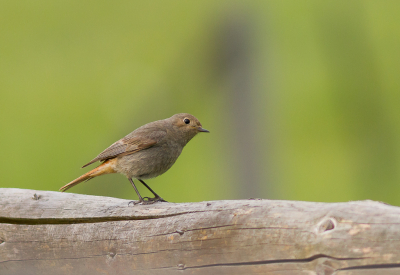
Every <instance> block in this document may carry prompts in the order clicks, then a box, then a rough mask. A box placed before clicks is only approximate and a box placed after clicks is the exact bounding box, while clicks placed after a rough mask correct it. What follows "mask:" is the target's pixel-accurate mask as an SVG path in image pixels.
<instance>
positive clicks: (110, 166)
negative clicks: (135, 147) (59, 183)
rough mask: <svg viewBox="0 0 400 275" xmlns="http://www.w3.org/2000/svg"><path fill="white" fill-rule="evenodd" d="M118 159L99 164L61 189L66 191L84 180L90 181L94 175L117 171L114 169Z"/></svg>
mask: <svg viewBox="0 0 400 275" xmlns="http://www.w3.org/2000/svg"><path fill="white" fill-rule="evenodd" d="M116 161H117V160H116V159H115V158H114V159H109V160H106V161H105V162H103V163H102V164H101V165H99V166H97V167H96V168H94V169H93V170H91V171H89V172H87V173H86V174H84V175H82V176H80V177H79V178H77V179H75V180H73V181H71V182H70V183H68V184H66V185H64V186H63V187H61V188H60V191H62V192H64V191H66V190H68V189H69V188H71V187H73V186H75V185H77V184H78V183H81V182H83V181H88V180H90V179H92V178H94V177H97V176H101V175H105V174H111V173H116V171H115V170H114V167H115V163H116Z"/></svg>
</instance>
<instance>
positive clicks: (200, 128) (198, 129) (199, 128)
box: [197, 127, 210, 133]
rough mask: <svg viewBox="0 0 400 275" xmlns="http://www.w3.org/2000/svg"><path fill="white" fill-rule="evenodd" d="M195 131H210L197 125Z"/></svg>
mask: <svg viewBox="0 0 400 275" xmlns="http://www.w3.org/2000/svg"><path fill="white" fill-rule="evenodd" d="M197 131H199V132H205V133H209V132H210V131H208V130H206V129H204V128H202V127H198V128H197Z"/></svg>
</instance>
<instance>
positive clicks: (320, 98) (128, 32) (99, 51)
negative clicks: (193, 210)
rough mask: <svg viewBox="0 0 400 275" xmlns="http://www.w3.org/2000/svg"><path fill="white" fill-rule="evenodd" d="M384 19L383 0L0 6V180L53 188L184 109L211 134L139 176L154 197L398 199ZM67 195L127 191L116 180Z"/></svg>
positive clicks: (399, 111) (398, 84)
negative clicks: (148, 175) (153, 173)
mask: <svg viewBox="0 0 400 275" xmlns="http://www.w3.org/2000/svg"><path fill="white" fill-rule="evenodd" d="M399 14H400V1H397V0H395V1H367V0H360V1H348V0H346V1H242V2H241V1H2V2H1V3H0V125H1V133H0V149H1V158H0V172H1V174H0V187H15V188H29V189H39V190H58V189H59V188H60V187H61V186H62V185H64V184H66V183H68V182H69V181H71V180H73V179H74V178H76V177H78V176H80V175H81V174H83V173H84V172H86V171H88V170H89V169H88V168H85V169H80V167H81V166H82V165H83V164H85V163H87V162H88V161H90V160H91V159H92V158H94V157H95V156H96V155H97V154H99V153H100V152H101V151H102V150H104V149H105V148H106V147H108V146H109V145H110V144H111V143H113V142H115V141H116V140H118V139H120V138H122V137H123V136H125V135H126V134H128V133H129V132H131V131H133V130H134V129H136V128H137V127H139V126H141V125H143V124H145V123H148V122H151V121H154V120H158V119H164V118H167V117H170V116H171V115H173V114H175V113H180V112H188V113H191V114H193V115H195V116H196V117H197V118H198V119H199V120H200V121H201V122H202V124H203V126H204V128H206V129H208V130H210V132H211V133H210V134H201V135H199V136H197V137H196V138H195V139H193V140H192V141H191V142H190V143H189V144H188V145H187V147H185V149H184V151H183V153H182V155H181V156H180V158H179V159H178V161H177V162H176V164H175V165H174V166H173V167H172V168H171V170H170V171H168V172H167V173H166V174H164V175H162V176H160V177H158V178H156V179H151V180H148V181H147V183H148V184H149V185H150V186H151V187H153V189H154V190H155V191H156V192H157V193H159V194H160V195H161V196H162V197H163V198H165V199H166V200H168V201H173V202H186V201H203V200H220V199H239V198H250V197H260V198H271V199H288V200H310V201H326V202H332V201H349V200H361V199H372V200H379V201H384V202H387V203H390V204H394V205H400V80H399V79H400V77H399V75H400V74H399V73H400V16H399ZM91 167H95V165H93V166H91ZM139 190H140V191H141V192H142V193H143V195H149V194H148V192H147V191H146V190H145V189H144V188H143V187H142V186H140V189H139ZM69 192H76V193H84V194H93V195H107V196H114V197H121V198H127V199H136V194H135V193H134V190H133V189H132V187H131V186H130V184H129V182H128V180H127V179H126V178H124V176H122V175H106V176H103V177H99V178H96V179H93V180H91V181H89V182H87V183H82V184H79V185H78V186H76V187H74V188H73V189H70V191H69Z"/></svg>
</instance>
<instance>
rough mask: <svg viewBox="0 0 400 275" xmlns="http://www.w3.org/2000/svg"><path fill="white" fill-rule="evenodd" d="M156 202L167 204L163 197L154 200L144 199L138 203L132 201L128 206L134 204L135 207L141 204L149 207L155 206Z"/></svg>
mask: <svg viewBox="0 0 400 275" xmlns="http://www.w3.org/2000/svg"><path fill="white" fill-rule="evenodd" d="M156 202H167V201H166V200H164V199H163V198H161V197H154V198H149V197H143V199H142V200H138V201H130V202H129V203H128V206H129V205H130V204H131V203H132V204H133V205H136V204H141V205H149V204H153V203H156Z"/></svg>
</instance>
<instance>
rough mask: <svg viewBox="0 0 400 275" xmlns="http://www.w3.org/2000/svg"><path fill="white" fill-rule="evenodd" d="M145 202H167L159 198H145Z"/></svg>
mask: <svg viewBox="0 0 400 275" xmlns="http://www.w3.org/2000/svg"><path fill="white" fill-rule="evenodd" d="M143 201H144V202H150V203H155V202H167V201H166V200H164V199H163V198H161V197H159V196H157V197H154V198H149V197H144V198H143Z"/></svg>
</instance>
